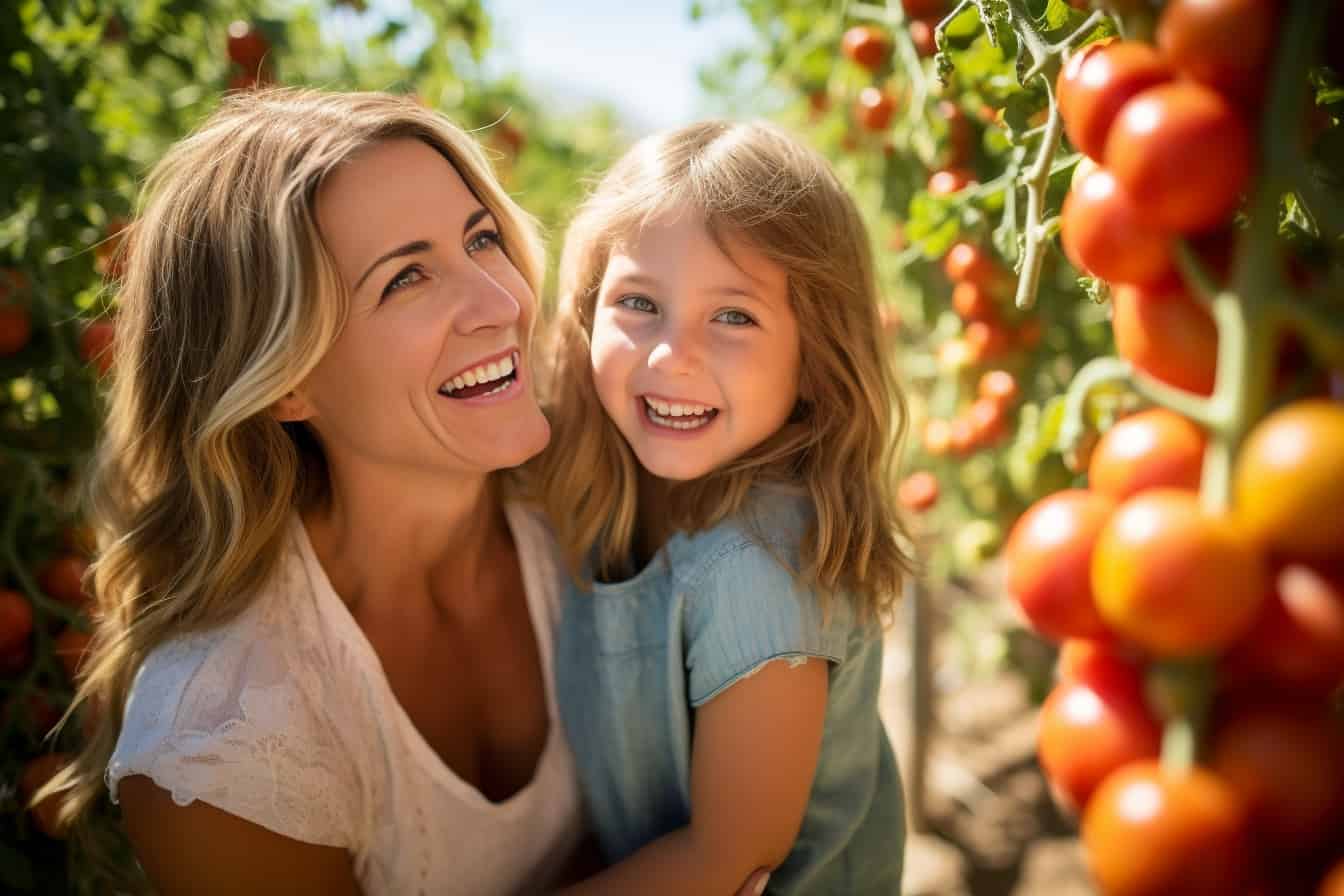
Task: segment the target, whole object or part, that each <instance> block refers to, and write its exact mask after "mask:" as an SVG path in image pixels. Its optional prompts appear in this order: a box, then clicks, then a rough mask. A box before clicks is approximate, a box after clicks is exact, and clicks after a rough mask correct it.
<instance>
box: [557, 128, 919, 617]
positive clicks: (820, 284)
mask: <svg viewBox="0 0 1344 896" xmlns="http://www.w3.org/2000/svg"><path fill="white" fill-rule="evenodd" d="M686 210H689V213H691V214H695V215H698V216H699V217H700V218H701V220H703V222H704V224H705V226H706V227H707V228H708V229H709V232H710V234H711V235H712V236H713V238H714V239H715V240H716V242H718V244H719V245H720V247H721V248H726V247H727V245H728V243H727V240H728V239H729V238H730V237H737V238H740V239H742V240H745V241H746V242H747V243H748V244H749V245H750V246H752V247H753V248H754V249H756V250H758V251H760V252H761V253H763V254H764V256H765V257H767V258H769V259H770V260H771V261H773V262H774V263H776V264H778V265H779V266H780V267H781V268H783V270H784V271H785V273H786V274H787V275H788V290H789V299H790V302H791V303H792V307H793V311H794V314H795V315H796V317H797V320H798V329H799V335H800V353H801V375H800V378H799V395H800V408H799V409H798V410H799V412H796V413H795V414H794V415H793V416H792V417H791V418H790V419H789V421H788V422H787V423H785V425H784V426H783V427H781V429H780V430H779V431H778V432H777V433H775V434H774V435H773V436H771V437H770V438H769V439H767V440H766V441H764V442H763V443H762V444H760V445H758V446H756V447H755V448H754V449H752V450H751V451H749V452H747V453H746V454H745V455H743V456H742V457H739V458H737V459H735V460H734V461H732V462H731V463H729V464H727V465H726V466H724V467H723V468H721V469H719V470H715V471H714V472H712V473H710V474H708V475H706V476H703V477H701V478H699V479H697V480H695V481H691V482H685V483H678V484H676V485H674V486H670V487H669V491H668V494H667V497H668V498H669V500H670V504H671V509H670V517H669V518H668V523H669V525H670V526H671V528H673V529H680V530H686V531H694V530H697V529H702V528H706V527H709V526H712V525H714V524H715V523H717V522H719V521H721V520H723V519H724V518H725V517H727V516H729V515H731V514H734V513H735V512H737V511H738V510H739V509H741V508H742V507H743V504H744V500H745V499H746V497H747V494H748V491H749V489H750V488H751V486H752V485H754V484H756V483H760V482H773V483H783V484H793V485H796V486H800V487H801V488H803V489H805V490H806V493H807V495H808V496H809V497H810V499H811V503H812V504H813V506H814V507H815V511H816V521H815V525H814V526H813V527H812V529H811V530H810V531H809V532H808V534H807V536H806V537H805V539H804V543H803V546H802V547H803V552H802V560H803V568H802V569H800V570H798V571H797V572H798V573H799V575H800V576H801V577H802V578H803V579H804V580H806V581H809V582H812V583H815V584H816V585H818V586H820V588H821V589H822V592H823V595H829V594H830V593H832V592H836V591H844V592H847V593H848V594H849V595H850V596H851V599H852V600H854V601H855V602H856V603H857V604H858V608H859V609H860V610H861V611H865V612H868V611H872V612H874V613H878V614H883V613H884V612H885V611H886V610H888V609H889V608H890V606H891V603H892V602H893V601H894V600H895V598H896V596H897V592H898V589H899V586H900V583H901V580H902V577H903V575H904V574H905V572H906V571H907V570H908V569H909V565H910V563H909V559H908V558H907V556H906V555H905V553H904V551H903V548H902V540H903V537H904V533H903V530H902V523H901V520H900V516H899V514H898V513H897V512H896V509H895V503H894V501H893V477H894V472H893V470H892V464H893V462H894V458H895V455H896V448H897V445H898V441H899V436H900V434H901V430H902V429H903V427H904V419H905V414H904V399H903V396H902V395H901V393H900V391H899V389H897V388H896V385H895V379H894V376H893V374H892V371H891V370H890V368H889V364H888V359H887V357H886V353H885V352H884V350H883V346H882V345H881V343H880V341H879V339H880V333H881V326H880V324H879V320H878V298H877V287H876V283H875V278H874V273H873V261H872V254H871V249H870V246H869V242H868V234H867V231H866V229H865V228H864V225H863V221H862V219H861V217H860V215H859V212H858V209H857V208H856V207H855V205H854V202H853V200H852V199H851V198H850V196H849V194H848V193H847V192H846V191H845V189H844V187H843V186H842V185H841V184H840V183H839V181H838V180H837V179H836V177H835V175H834V173H833V172H832V171H831V169H830V166H829V165H827V163H826V161H825V160H824V159H823V158H822V157H821V156H819V155H818V154H817V153H815V152H813V151H811V150H809V149H807V148H806V147H804V146H802V145H801V144H800V143H799V142H798V141H796V140H794V139H793V138H791V137H790V136H788V135H787V134H785V133H784V132H783V131H781V130H779V129H778V128H776V127H774V126H772V125H768V124H763V123H731V122H724V121H707V122H702V123H698V124H694V125H690V126H688V127H684V128H681V129H679V130H675V131H672V132H670V133H666V134H661V135H654V136H652V137H647V138H645V139H644V140H642V141H640V142H639V143H637V144H636V145H635V146H634V147H633V148H631V149H630V151H629V152H628V153H626V155H625V156H623V157H622V158H621V159H620V160H619V161H618V162H617V163H616V164H615V166H614V167H613V168H612V169H611V171H610V172H608V173H607V175H606V176H605V177H603V178H602V180H601V181H600V183H599V184H598V185H597V188H596V189H595V191H594V192H593V193H592V195H591V196H590V197H589V198H588V199H587V200H586V202H584V204H583V205H582V206H580V208H579V210H578V212H577V214H576V216H575V218H574V220H573V222H572V224H571V225H570V228H569V231H568V233H567V234H566V238H565V247H564V251H563V254H562V257H561V262H560V277H559V281H560V282H559V289H560V295H559V305H558V309H557V313H556V320H555V321H554V330H553V337H554V339H555V349H554V352H553V353H552V354H553V364H554V365H555V366H554V369H553V371H552V375H551V377H550V380H551V383H550V389H549V391H548V394H547V400H546V404H547V407H548V411H549V412H550V414H551V417H552V428H553V436H552V440H551V444H552V446H554V450H550V451H547V452H545V453H544V454H543V455H542V458H541V459H540V461H539V463H538V465H537V474H538V480H539V488H540V489H541V491H542V494H543V497H544V500H545V503H546V506H547V510H548V511H549V512H550V514H551V517H552V518H553V519H555V520H556V521H557V522H558V524H559V525H558V529H559V533H560V538H561V541H562V543H563V546H564V549H565V554H566V557H567V559H568V561H569V564H570V567H571V569H572V570H574V571H575V574H576V575H581V570H583V569H584V568H585V567H587V566H588V563H589V560H590V556H589V555H590V552H592V549H593V547H594V546H596V554H595V555H594V556H593V557H592V558H591V559H592V564H591V570H592V572H593V573H594V574H595V575H597V576H598V577H601V578H620V577H623V576H626V575H629V574H630V573H631V572H633V570H632V569H631V565H632V562H633V560H632V558H633V556H634V549H635V546H636V539H637V537H638V534H639V533H638V524H639V519H638V515H637V507H638V500H639V497H640V489H641V484H640V482H641V477H640V476H639V462H638V460H637V459H636V457H635V456H634V453H633V452H632V451H631V449H630V446H629V445H628V444H627V443H626V441H625V439H624V438H623V437H622V436H621V433H620V431H619V430H618V429H617V428H616V425H615V424H614V423H612V421H611V420H610V419H608V417H607V415H606V414H605V413H604V411H603V409H602V405H601V404H600V402H599V401H598V397H597V391H596V388H595V386H594V383H593V375H592V367H591V361H590V356H589V340H590V337H591V335H592V328H593V309H594V305H595V303H596V300H597V293H598V289H599V287H600V285H601V283H602V278H603V275H604V272H605V270H606V266H607V261H608V259H609V258H610V256H611V253H612V250H613V248H615V247H618V246H620V245H621V244H622V243H623V242H624V241H625V240H628V239H629V238H630V237H631V236H632V235H634V234H635V233H636V232H637V231H638V230H639V228H640V227H642V226H643V225H644V224H645V223H646V222H648V221H650V220H652V219H653V218H655V217H657V216H658V215H660V214H664V213H668V212H673V211H677V212H681V211H686Z"/></svg>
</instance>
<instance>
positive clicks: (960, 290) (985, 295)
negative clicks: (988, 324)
mask: <svg viewBox="0 0 1344 896" xmlns="http://www.w3.org/2000/svg"><path fill="white" fill-rule="evenodd" d="M952 308H953V309H954V310H955V311H956V312H957V314H959V315H960V316H961V319H962V320H965V321H975V320H984V321H989V320H994V319H995V318H997V317H998V307H997V304H996V303H995V301H994V296H992V295H991V294H990V292H989V290H987V289H985V288H984V287H983V286H981V285H980V284H978V283H972V282H971V281H969V280H963V281H962V282H960V283H958V284H957V285H956V286H954V287H952Z"/></svg>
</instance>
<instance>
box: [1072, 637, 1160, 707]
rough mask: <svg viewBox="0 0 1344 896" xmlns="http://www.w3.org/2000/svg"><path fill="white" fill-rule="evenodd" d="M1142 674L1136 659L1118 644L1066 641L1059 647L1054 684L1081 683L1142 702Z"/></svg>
mask: <svg viewBox="0 0 1344 896" xmlns="http://www.w3.org/2000/svg"><path fill="white" fill-rule="evenodd" d="M1143 670H1144V664H1143V662H1142V661H1141V659H1140V658H1139V656H1138V655H1137V654H1135V653H1133V652H1132V651H1130V650H1129V649H1127V648H1126V647H1125V646H1124V645H1123V644H1121V643H1119V642H1115V641H1099V640H1097V639H1096V638H1067V639H1066V640H1065V641H1064V642H1063V643H1062V644H1060V645H1059V657H1058V658H1057V659H1056V661H1055V681H1057V682H1065V681H1081V682H1085V683H1087V684H1090V685H1092V686H1093V687H1094V688H1098V689H1101V690H1105V691H1107V692H1111V691H1116V690H1120V691H1128V692H1129V694H1130V696H1132V697H1133V698H1134V699H1136V700H1142V699H1143Z"/></svg>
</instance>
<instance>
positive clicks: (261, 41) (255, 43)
mask: <svg viewBox="0 0 1344 896" xmlns="http://www.w3.org/2000/svg"><path fill="white" fill-rule="evenodd" d="M228 50H229V58H230V59H231V60H233V62H234V63H236V64H237V65H238V66H239V67H240V68H242V69H244V70H245V71H255V70H256V68H257V66H259V65H261V62H262V60H263V59H265V58H266V54H267V53H269V52H270V50H271V43H270V41H268V40H267V39H266V36H265V35H263V34H262V33H261V32H260V31H258V30H257V29H256V28H254V27H253V26H252V25H250V24H248V23H247V22H244V21H242V20H239V21H236V22H233V23H232V24H230V25H229V42H228Z"/></svg>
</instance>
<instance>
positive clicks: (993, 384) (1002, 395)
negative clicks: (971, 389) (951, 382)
mask: <svg viewBox="0 0 1344 896" xmlns="http://www.w3.org/2000/svg"><path fill="white" fill-rule="evenodd" d="M976 393H977V394H978V395H979V396H980V397H981V398H986V399H989V400H990V401H993V402H994V403H996V404H998V405H1000V406H1001V407H1005V408H1007V407H1011V406H1012V404H1013V402H1015V401H1017V396H1018V388H1017V377H1015V376H1013V375H1012V374H1011V373H1009V372H1008V371H1006V370H989V371H986V372H985V374H984V375H983V376H981V377H980V384H979V386H978V387H977V388H976Z"/></svg>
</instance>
